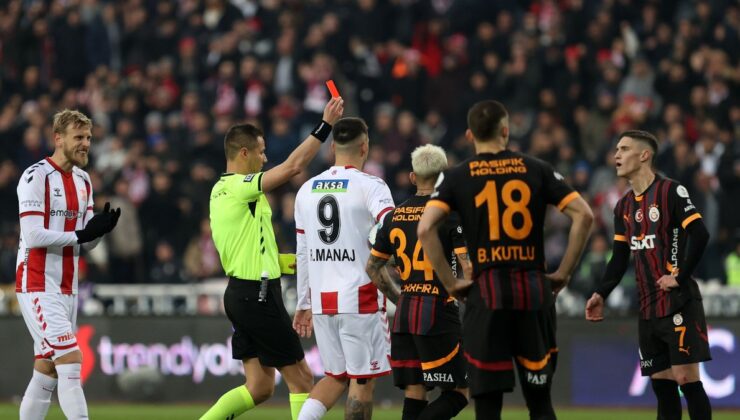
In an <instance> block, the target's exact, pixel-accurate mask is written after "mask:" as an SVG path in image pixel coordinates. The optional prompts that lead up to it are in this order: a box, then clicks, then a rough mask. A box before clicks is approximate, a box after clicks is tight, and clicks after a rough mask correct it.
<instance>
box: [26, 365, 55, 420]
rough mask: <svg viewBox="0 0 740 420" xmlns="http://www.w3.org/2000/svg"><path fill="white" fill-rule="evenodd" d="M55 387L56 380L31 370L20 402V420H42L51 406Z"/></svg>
mask: <svg viewBox="0 0 740 420" xmlns="http://www.w3.org/2000/svg"><path fill="white" fill-rule="evenodd" d="M56 387H57V379H56V378H52V377H51V376H46V375H44V374H43V373H41V372H39V371H37V370H36V369H34V370H33V376H31V381H30V382H29V383H28V388H26V393H25V394H23V400H22V401H21V413H20V420H43V419H44V418H45V417H46V413H47V412H48V411H49V405H51V394H52V393H53V392H54V388H56Z"/></svg>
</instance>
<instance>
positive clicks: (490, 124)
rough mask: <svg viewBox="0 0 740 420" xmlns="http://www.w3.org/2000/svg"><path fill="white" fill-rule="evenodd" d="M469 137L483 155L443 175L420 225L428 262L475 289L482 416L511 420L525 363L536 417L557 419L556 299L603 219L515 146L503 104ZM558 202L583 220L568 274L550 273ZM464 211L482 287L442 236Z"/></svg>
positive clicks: (526, 388)
mask: <svg viewBox="0 0 740 420" xmlns="http://www.w3.org/2000/svg"><path fill="white" fill-rule="evenodd" d="M466 137H467V138H468V139H469V140H472V141H473V142H474V144H475V150H476V155H475V156H474V157H472V158H470V159H467V160H466V161H464V162H462V163H461V164H459V165H457V166H455V167H454V168H451V169H449V170H447V171H445V172H444V173H443V174H442V175H440V177H439V179H438V181H437V184H436V191H435V192H434V193H433V194H432V199H431V200H429V202H428V203H427V206H426V210H425V211H424V215H423V216H422V219H421V221H420V222H419V237H420V239H421V241H422V247H423V248H424V251H425V252H426V257H427V259H429V260H431V262H432V266H433V267H434V270H435V271H436V272H437V273H438V275H439V277H440V280H441V281H442V282H443V284H444V285H445V287H446V288H447V289H448V290H451V291H452V292H453V294H455V293H457V294H462V293H464V292H463V291H462V290H461V289H463V288H464V287H466V286H470V283H472V287H471V288H470V290H469V293H468V294H467V305H466V311H465V316H464V319H463V343H465V352H464V355H465V357H466V359H467V360H468V363H469V366H468V373H469V381H470V393H471V396H472V397H473V398H474V399H475V411H476V417H477V418H478V419H498V418H500V416H501V406H502V400H503V392H508V391H511V390H512V389H513V387H514V366H515V365H516V366H517V370H518V372H519V377H520V382H521V385H522V392H523V394H524V397H525V399H526V401H527V407H528V408H529V411H530V417H531V418H536V419H554V418H555V412H554V410H553V408H552V401H551V399H550V388H551V385H552V376H553V373H554V371H555V364H556V360H557V351H558V349H557V346H556V342H555V317H554V305H553V295H554V294H556V293H557V292H558V291H559V290H560V289H561V288H562V287H564V286H565V285H566V284H567V283H568V281H569V280H570V277H571V275H572V273H573V271H574V270H575V268H576V264H577V262H578V260H579V258H580V256H581V253H582V252H583V248H584V247H585V243H586V240H587V238H588V233H589V229H590V227H591V223H592V221H593V214H592V213H591V209H590V208H589V207H588V205H587V204H586V202H585V201H584V200H583V199H582V198H581V197H580V195H579V194H578V193H577V192H575V191H573V189H572V188H570V187H569V186H568V185H567V184H566V183H565V182H564V181H563V177H562V176H560V175H559V174H558V173H556V172H555V171H554V170H553V169H552V167H550V165H548V164H546V163H545V162H543V161H541V160H538V159H535V158H533V157H530V156H527V155H525V154H522V153H517V152H513V151H510V150H507V149H506V145H507V143H508V138H509V127H508V113H507V112H506V109H505V108H504V106H503V105H501V104H500V103H498V102H496V101H482V102H479V103H477V104H475V105H474V106H473V107H472V108H471V109H470V111H469V112H468V130H467V131H466ZM548 204H551V205H554V206H557V208H558V209H560V210H561V211H562V212H564V213H565V214H566V215H567V216H569V217H570V218H571V219H572V220H573V224H572V226H571V229H570V236H569V241H568V249H567V250H566V252H565V255H564V257H563V260H562V262H561V264H560V267H558V269H557V270H556V271H555V272H553V273H550V274H546V271H545V269H546V267H545V263H544V261H545V259H544V245H543V228H544V222H545V210H546V207H547V205H548ZM452 211H457V212H458V213H459V214H460V218H461V220H462V227H463V233H464V235H465V241H466V243H467V245H468V252H469V253H470V256H471V260H472V263H473V271H474V281H472V282H470V283H468V282H459V281H456V279H455V278H454V276H452V274H451V268H450V266H449V264H448V263H447V261H446V259H445V256H444V254H443V252H442V246H441V244H440V241H439V237H438V235H437V229H438V226H440V225H441V224H442V223H443V222H444V220H445V219H446V217H447V215H448V214H449V213H450V212H452Z"/></svg>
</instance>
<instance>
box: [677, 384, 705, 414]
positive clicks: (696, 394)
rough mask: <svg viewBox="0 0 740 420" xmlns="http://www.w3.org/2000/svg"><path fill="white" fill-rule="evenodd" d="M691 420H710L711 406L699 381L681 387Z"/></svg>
mask: <svg viewBox="0 0 740 420" xmlns="http://www.w3.org/2000/svg"><path fill="white" fill-rule="evenodd" d="M681 391H683V395H684V397H686V405H687V406H688V407H689V418H690V419H691V420H712V406H711V405H710V404H709V397H708V396H707V393H706V391H704V386H703V385H702V384H701V381H696V382H691V383H689V384H683V385H681Z"/></svg>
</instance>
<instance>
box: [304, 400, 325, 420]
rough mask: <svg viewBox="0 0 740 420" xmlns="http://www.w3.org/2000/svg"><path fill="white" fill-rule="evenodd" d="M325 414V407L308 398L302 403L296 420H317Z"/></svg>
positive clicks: (317, 401)
mask: <svg viewBox="0 0 740 420" xmlns="http://www.w3.org/2000/svg"><path fill="white" fill-rule="evenodd" d="M324 414H326V407H324V404H322V403H321V401H319V400H315V399H313V398H309V399H307V400H306V402H304V403H303V407H302V408H301V412H300V414H298V420H318V419H320V418H322V417H324Z"/></svg>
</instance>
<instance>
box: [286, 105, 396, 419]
mask: <svg viewBox="0 0 740 420" xmlns="http://www.w3.org/2000/svg"><path fill="white" fill-rule="evenodd" d="M332 133H333V135H334V140H333V142H332V149H333V151H334V153H335V155H336V162H335V165H336V166H332V167H331V168H329V169H327V170H326V171H324V172H322V173H321V174H319V175H317V176H315V177H313V178H311V179H310V180H308V181H307V182H306V183H305V184H303V186H302V187H301V189H300V190H299V191H298V194H297V195H296V201H295V221H296V230H297V235H296V236H297V245H298V246H297V260H298V306H297V309H296V315H295V318H294V321H293V325H294V327H295V328H296V330H297V331H298V333H299V335H302V336H306V335H310V330H311V327H312V326H313V329H314V331H315V332H316V342H317V344H318V347H319V353H320V355H321V362H322V363H323V365H324V370H325V372H326V377H324V378H323V379H322V380H321V381H319V382H318V383H317V384H316V386H314V388H313V390H312V391H311V394H310V395H309V398H308V399H307V400H306V402H305V403H304V405H303V408H302V409H301V413H300V415H299V417H298V418H299V419H300V420H308V419H318V418H321V416H323V415H324V414H325V413H326V410H328V409H329V408H331V407H332V406H333V405H334V403H336V401H337V399H338V398H339V397H340V396H341V395H342V393H343V392H344V389H345V388H346V386H347V383H349V393H348V396H347V406H346V409H345V413H346V416H347V418H349V417H352V418H368V417H367V416H368V414H369V413H371V412H372V395H373V383H372V382H371V381H372V379H373V378H375V377H378V376H383V375H388V374H390V373H391V367H390V361H389V358H390V334H389V332H388V322H387V320H386V317H385V297H384V296H383V294H382V293H380V292H379V291H378V289H377V288H376V287H375V285H374V284H373V282H372V281H371V280H370V278H369V277H368V275H367V273H366V272H365V263H366V262H367V259H368V258H369V256H370V243H369V241H368V234H369V233H370V230H371V229H372V228H373V226H374V225H375V224H376V223H377V222H378V221H379V220H381V219H382V217H383V215H385V214H386V213H387V212H388V211H390V210H392V209H393V207H394V204H393V198H392V197H391V192H390V190H389V189H388V186H387V185H386V184H385V182H383V180H381V179H380V178H377V177H374V176H371V175H368V174H366V173H363V172H362V171H360V170H359V169H357V168H362V166H363V164H364V163H365V160H366V159H367V154H368V148H369V147H368V143H369V141H368V136H367V125H366V124H365V122H364V121H363V120H361V119H359V118H343V119H341V120H339V121H338V122H337V123H336V124H334V127H333V129H332Z"/></svg>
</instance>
